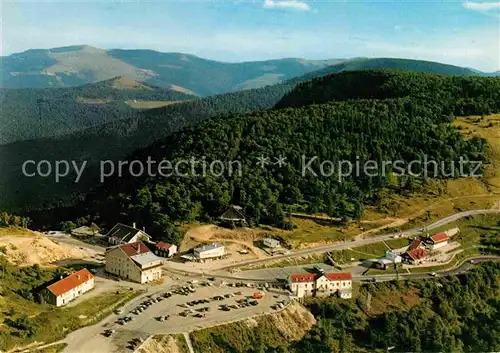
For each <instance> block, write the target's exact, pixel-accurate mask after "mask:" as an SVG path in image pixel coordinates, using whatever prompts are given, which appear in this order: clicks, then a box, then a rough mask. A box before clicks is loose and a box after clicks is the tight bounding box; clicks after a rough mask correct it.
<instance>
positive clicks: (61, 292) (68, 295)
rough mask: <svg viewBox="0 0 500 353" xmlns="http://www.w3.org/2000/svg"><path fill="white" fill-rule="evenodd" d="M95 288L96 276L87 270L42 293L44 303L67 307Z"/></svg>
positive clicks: (56, 283) (72, 275)
mask: <svg viewBox="0 0 500 353" xmlns="http://www.w3.org/2000/svg"><path fill="white" fill-rule="evenodd" d="M92 288H94V275H93V274H92V273H90V271H89V270H87V269H86V268H83V269H81V270H80V271H77V272H75V273H72V274H71V275H69V276H67V277H65V278H63V279H61V280H59V281H57V282H55V283H53V284H51V285H50V286H48V287H47V288H45V289H43V290H42V291H41V293H40V298H41V301H42V303H47V304H52V305H55V306H62V305H66V304H67V303H69V302H70V301H72V300H73V299H75V298H78V297H79V296H80V295H82V294H83V293H85V292H88V291H89V290H91V289H92Z"/></svg>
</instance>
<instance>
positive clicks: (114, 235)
mask: <svg viewBox="0 0 500 353" xmlns="http://www.w3.org/2000/svg"><path fill="white" fill-rule="evenodd" d="M107 237H108V242H109V243H110V244H114V245H120V244H127V243H135V242H137V241H151V237H150V236H149V235H147V234H146V233H145V232H143V231H142V230H139V229H136V228H135V223H134V224H133V226H132V227H130V226H127V225H125V224H122V223H117V224H116V225H115V226H114V227H113V228H112V229H111V230H110V231H109V232H108V234H107Z"/></svg>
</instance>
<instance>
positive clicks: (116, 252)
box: [105, 241, 164, 283]
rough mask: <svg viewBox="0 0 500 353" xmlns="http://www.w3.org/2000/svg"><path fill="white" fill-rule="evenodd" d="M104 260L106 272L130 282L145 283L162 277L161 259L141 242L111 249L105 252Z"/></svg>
mask: <svg viewBox="0 0 500 353" xmlns="http://www.w3.org/2000/svg"><path fill="white" fill-rule="evenodd" d="M105 259H106V272H108V273H110V274H113V275H117V276H119V277H121V278H123V279H126V280H130V281H132V282H138V283H146V282H151V281H154V280H158V279H160V278H161V276H162V270H161V266H162V265H163V262H164V260H163V258H161V257H158V256H156V255H155V254H154V253H153V252H152V251H151V250H150V249H149V248H148V247H147V246H146V245H144V243H143V242H141V241H138V242H135V243H127V244H122V245H118V246H115V247H112V248H110V249H108V250H107V251H106V254H105Z"/></svg>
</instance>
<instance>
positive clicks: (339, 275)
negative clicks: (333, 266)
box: [290, 272, 352, 282]
mask: <svg viewBox="0 0 500 353" xmlns="http://www.w3.org/2000/svg"><path fill="white" fill-rule="evenodd" d="M321 276H323V274H317V273H299V274H292V275H290V279H291V281H292V282H314V281H315V280H317V279H318V278H320V277H321ZM324 276H325V277H326V278H328V279H329V280H330V281H347V280H352V273H350V272H329V273H325V274H324Z"/></svg>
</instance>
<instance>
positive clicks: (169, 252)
mask: <svg viewBox="0 0 500 353" xmlns="http://www.w3.org/2000/svg"><path fill="white" fill-rule="evenodd" d="M176 253H177V245H174V244H169V243H165V242H163V241H160V242H158V243H156V245H155V254H156V255H158V256H162V257H172V256H174V255H175V254H176Z"/></svg>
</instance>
